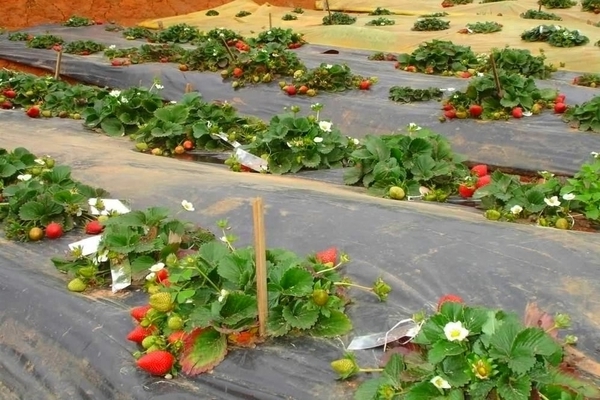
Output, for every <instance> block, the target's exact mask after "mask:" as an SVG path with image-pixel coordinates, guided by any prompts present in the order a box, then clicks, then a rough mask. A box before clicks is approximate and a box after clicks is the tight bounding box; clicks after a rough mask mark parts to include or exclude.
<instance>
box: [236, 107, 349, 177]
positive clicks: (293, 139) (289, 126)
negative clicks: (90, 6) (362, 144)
mask: <svg viewBox="0 0 600 400" xmlns="http://www.w3.org/2000/svg"><path fill="white" fill-rule="evenodd" d="M321 108H322V106H321V105H320V104H318V103H317V104H314V105H313V106H312V107H311V109H312V110H313V111H315V114H314V115H308V116H300V115H298V114H299V112H300V108H299V107H297V106H293V107H292V108H291V110H290V112H288V113H285V114H281V115H276V116H274V117H273V118H271V121H270V123H269V126H268V127H267V128H266V129H265V131H263V132H261V133H260V134H257V135H256V139H255V140H253V141H252V142H251V143H250V144H248V145H247V146H245V147H244V148H245V149H246V150H248V151H249V152H250V153H252V154H254V155H256V156H259V157H261V158H263V159H266V160H267V161H268V163H269V171H270V172H271V173H273V174H278V175H279V174H286V173H290V172H291V173H296V172H298V171H300V170H302V169H328V168H340V167H343V166H346V165H348V155H349V154H350V151H352V146H353V142H351V141H350V140H349V139H348V138H347V137H346V136H344V135H342V134H341V133H340V131H339V129H338V128H336V127H335V126H334V125H333V124H332V123H331V122H329V121H325V120H321V119H320V111H321Z"/></svg>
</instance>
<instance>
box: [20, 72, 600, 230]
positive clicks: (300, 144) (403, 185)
mask: <svg viewBox="0 0 600 400" xmlns="http://www.w3.org/2000/svg"><path fill="white" fill-rule="evenodd" d="M20 77H21V78H22V79H24V81H23V82H25V83H30V84H31V83H39V82H42V83H43V84H45V85H61V84H60V83H58V82H55V81H53V80H48V79H36V78H31V77H27V76H25V75H20ZM512 77H513V78H514V79H517V78H518V79H517V80H518V82H520V83H523V85H521V86H520V87H522V90H527V85H530V83H531V82H530V80H526V79H525V78H522V77H521V76H519V75H512ZM21 78H19V79H21ZM17 81H18V80H17ZM17 81H15V80H13V81H12V82H17ZM9 82H10V81H9ZM18 82H21V81H18ZM506 82H509V81H506ZM486 84H487V86H485V85H486ZM473 85H475V89H474V90H467V94H469V93H471V94H473V93H474V94H475V100H476V99H477V98H478V97H477V96H479V94H478V93H480V92H482V91H481V90H477V88H478V87H479V86H481V87H483V89H484V90H486V91H488V92H490V91H492V90H493V87H494V86H493V81H492V80H491V78H490V77H487V76H484V77H478V78H475V79H474V80H473ZM477 85H479V86H477ZM158 86H159V85H158V84H155V85H154V86H153V87H152V88H150V89H149V90H148V89H141V88H131V89H127V90H125V91H118V90H112V91H108V90H104V89H89V90H90V92H89V93H88V94H89V97H87V98H77V102H78V104H81V105H82V106H83V105H85V106H86V107H87V108H85V109H83V111H81V112H82V116H83V119H84V125H85V126H86V127H87V128H90V129H100V130H101V131H104V132H105V133H107V134H109V135H123V134H127V135H129V136H130V137H131V138H132V139H133V140H135V141H136V148H137V149H138V150H139V151H143V152H146V151H147V152H152V154H155V155H160V154H162V155H166V153H167V152H171V151H172V152H173V153H174V154H183V153H185V152H186V151H188V150H192V149H194V148H196V147H200V148H204V149H209V150H220V149H223V148H224V146H226V145H227V143H229V144H236V143H239V144H240V145H241V146H242V148H243V149H245V150H246V151H247V152H249V153H251V154H253V155H255V156H257V157H260V158H261V159H263V160H265V161H266V162H267V163H268V170H269V171H270V172H271V173H276V174H282V173H289V172H291V173H295V172H298V171H300V170H302V169H319V168H336V167H351V166H353V165H354V168H352V169H350V170H349V171H348V172H347V174H346V183H347V184H356V183H359V182H362V184H363V185H364V186H365V187H367V188H370V189H371V190H372V191H378V192H379V193H378V194H380V195H389V196H390V197H394V198H403V197H404V194H405V193H407V194H408V195H409V196H422V198H423V199H425V200H435V201H446V200H447V199H448V197H449V196H451V195H455V194H459V195H462V196H463V197H469V196H465V193H467V192H468V191H469V190H471V189H472V188H474V187H475V186H477V182H472V178H470V176H471V175H472V174H471V173H469V171H467V170H466V169H465V168H464V166H463V164H462V163H461V162H462V160H460V159H458V158H457V157H456V156H455V155H454V154H453V152H452V150H451V148H450V145H449V143H448V142H447V141H446V140H445V139H443V138H442V137H440V136H439V135H435V134H433V133H432V132H429V131H428V130H420V128H419V127H416V126H413V124H411V126H409V128H408V132H407V133H406V134H404V135H390V136H386V137H384V138H383V139H381V138H375V137H367V138H366V139H365V140H364V141H360V140H358V139H353V138H350V137H347V136H344V135H343V134H342V133H341V132H340V130H339V129H338V128H337V127H336V126H335V125H334V124H332V123H331V122H330V121H327V120H325V119H323V118H322V105H320V104H313V106H312V107H311V108H312V111H313V114H309V115H303V114H301V113H300V111H301V110H300V109H299V107H297V106H293V107H291V108H290V109H289V110H288V112H287V113H284V114H281V115H277V116H274V117H273V118H272V119H271V121H270V122H269V123H268V124H267V123H265V122H263V121H261V120H258V119H255V118H252V117H241V116H239V115H238V114H237V112H236V110H235V109H234V108H233V107H231V105H229V104H227V103H208V102H205V101H204V100H203V99H202V98H201V96H200V95H199V94H197V93H188V94H186V95H184V97H183V98H182V100H181V101H179V102H175V103H174V104H170V103H168V104H164V102H163V101H162V100H161V98H160V96H159V95H158V93H157V92H156V90H155V89H156V88H157V87H158ZM484 86H485V87H484ZM506 86H507V87H508V84H507V85H506ZM514 86H515V87H516V86H517V85H514ZM25 87H28V86H25ZM45 87H46V86H44V88H45ZM75 88H77V86H74V87H70V88H69V90H75ZM63 89H64V88H63ZM11 90H12V89H11ZM75 92H76V93H77V95H79V94H80V91H77V90H75ZM506 92H507V93H508V94H509V95H513V96H514V93H515V89H513V90H507V91H506ZM33 93H34V94H33V97H35V93H36V92H35V91H33ZM467 94H461V93H456V94H452V95H451V98H450V100H449V101H450V103H448V104H447V105H446V106H445V107H450V108H449V109H448V110H447V111H446V113H448V112H454V113H455V115H456V114H459V113H467V111H464V110H465V109H468V112H469V113H470V114H471V115H472V116H475V117H477V116H479V115H485V113H486V112H488V111H486V110H485V109H483V108H482V107H481V106H478V105H476V104H474V103H473V101H474V100H473V99H471V98H470V97H469V95H467ZM518 94H519V93H518V92H517V96H516V97H515V99H516V100H515V101H519V102H522V101H524V100H523V99H524V96H523V95H522V94H521V95H518ZM551 94H552V95H553V96H556V92H555V91H552V93H551ZM63 96H64V94H61V95H57V96H56V97H57V98H63ZM69 96H73V94H72V93H71V94H70V95H69ZM31 97H32V96H31V93H29V92H26V93H25V94H23V95H19V96H16V97H15V98H17V99H22V100H23V101H31V99H30V98H31ZM480 97H481V96H480ZM558 97H560V96H557V99H555V100H554V103H552V104H553V105H554V107H555V110H556V107H557V106H559V105H561V104H563V105H564V98H561V99H560V100H559V99H558ZM508 100H510V99H508ZM508 100H507V99H503V100H501V101H500V104H504V107H508V106H511V104H508V103H506V102H507V101H508ZM71 101H73V98H72V97H69V102H71ZM593 101H597V99H596V100H593ZM593 101H592V102H593ZM467 102H469V104H467ZM592 102H590V103H587V104H584V105H582V106H579V107H578V106H575V107H572V108H571V109H570V110H568V111H567V114H568V116H572V115H575V114H576V113H579V114H580V115H581V116H584V115H587V114H589V113H590V111H589V109H590V107H591V106H590V104H593V103H592ZM482 104H484V106H485V107H486V108H487V107H488V105H487V103H485V102H483V103H482ZM494 104H495V103H492V106H493V105H494ZM536 106H539V105H537V104H536ZM453 107H457V109H453ZM490 107H491V106H490ZM517 109H518V107H515V108H514V109H513V116H514V117H517V115H515V112H516V111H515V110H517ZM32 110H38V111H36V112H35V113H32ZM45 111H46V110H44V111H42V113H43V112H45ZM559 111H564V110H559ZM27 112H28V114H29V115H30V116H38V115H39V109H37V108H35V106H34V107H30V108H29V109H28V110H27ZM586 113H587V114H586ZM474 114H477V115H474ZM590 115H591V114H590ZM594 115H595V114H594ZM581 116H579V117H577V118H579V119H577V120H578V121H579V123H580V124H581V123H584V122H581V121H583V119H582V118H581ZM592 117H594V116H592ZM592 117H590V118H592ZM594 118H595V117H594ZM591 121H592V122H589V123H590V125H591V124H593V123H594V122H593V119H592V120H591ZM415 134H418V135H420V136H422V137H419V140H416V141H415V143H414V144H411V143H412V142H411V140H410V139H411V138H412V137H413V136H414V135H415ZM432 138H433V139H432ZM374 141H380V142H381V143H377V145H374V143H375V142H374ZM432 141H433V142H432ZM373 146H375V147H373ZM407 146H408V147H407ZM411 146H412V147H411ZM440 146H441V147H440ZM384 147H385V148H387V150H381V149H382V148H384ZM409 148H412V150H407V149H409ZM373 149H378V150H373ZM414 149H419V151H418V152H416V154H413V153H414V152H415V150H414ZM391 154H394V155H395V156H394V157H391ZM380 158H381V159H380ZM379 161H384V162H383V163H379ZM227 164H228V165H230V166H231V167H232V169H234V170H242V166H241V162H240V160H238V159H237V156H236V155H234V156H232V158H231V159H230V160H228V161H227ZM484 175H487V174H484ZM488 178H489V176H488ZM489 181H490V179H488V180H487V182H486V183H489ZM462 186H465V187H467V189H465V188H464V187H463V188H462V189H461V187H462ZM478 186H482V182H479V185H478ZM390 187H397V188H399V189H394V191H393V192H394V193H395V194H393V195H391V194H390V193H391V192H390V191H389V189H390ZM424 190H427V193H425V192H424ZM398 193H403V194H402V195H399V194H398ZM543 193H546V192H545V191H544V192H543ZM563 194H567V193H563ZM555 195H557V193H552V194H551V195H550V196H549V197H548V198H552V197H553V196H555ZM574 195H580V196H583V195H585V192H582V193H578V192H576V193H575V194H574ZM544 199H545V198H543V199H541V200H544ZM538 200H539V199H538ZM539 205H540V204H538V206H539ZM511 207H512V205H511ZM585 208H586V206H582V208H578V207H575V208H574V209H573V211H574V212H581V211H582V210H583V209H585ZM504 211H507V210H504ZM546 211H548V210H546ZM567 214H568V213H567ZM487 215H488V216H492V217H493V216H494V215H495V214H494V213H492V212H489V213H488V214H487ZM569 215H570V214H569ZM523 216H525V217H529V215H523ZM563 216H564V217H567V215H566V214H565V215H563ZM586 216H587V218H588V219H590V220H597V219H598V216H594V214H593V213H592V214H589V213H588V212H587V211H586ZM499 218H500V217H498V218H495V219H499ZM567 218H568V217H567ZM492 219H494V218H492ZM538 219H539V221H543V219H542V218H538ZM538 219H536V221H537V220H538ZM556 220H557V218H554V219H552V220H551V225H557V224H556V223H555V222H556ZM558 225H560V226H564V225H565V224H564V222H562V221H561V222H560V223H559V224H558ZM572 225H573V224H572V223H571V224H570V226H572Z"/></svg>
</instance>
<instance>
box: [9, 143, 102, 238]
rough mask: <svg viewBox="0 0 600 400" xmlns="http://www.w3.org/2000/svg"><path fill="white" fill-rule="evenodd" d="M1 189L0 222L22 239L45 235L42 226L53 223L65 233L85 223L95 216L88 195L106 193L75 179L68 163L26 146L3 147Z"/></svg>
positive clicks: (48, 225)
mask: <svg viewBox="0 0 600 400" xmlns="http://www.w3.org/2000/svg"><path fill="white" fill-rule="evenodd" d="M0 189H1V190H2V191H1V196H0V197H2V199H3V201H2V202H1V203H0V222H2V224H3V228H4V232H5V235H6V237H7V238H8V239H14V240H20V241H27V240H39V239H41V237H43V231H41V230H40V227H46V229H49V228H48V227H50V225H52V224H54V225H57V224H59V225H58V226H59V229H61V234H62V230H64V231H70V230H72V229H74V228H75V227H77V226H83V224H84V223H85V221H86V220H88V219H91V216H90V214H89V210H88V208H89V207H88V199H89V198H90V197H97V196H101V195H103V194H105V192H104V191H103V190H102V189H94V188H92V187H90V186H87V185H84V184H82V183H80V182H78V181H75V180H73V179H72V177H71V169H70V168H69V167H68V166H64V165H58V166H57V165H55V161H54V160H53V159H52V158H50V157H43V158H37V157H36V156H35V155H33V154H31V153H30V152H29V151H28V150H26V149H24V148H17V149H14V150H13V151H12V152H9V151H7V150H5V149H0ZM34 229H35V230H40V231H41V232H42V236H39V234H38V233H37V232H32V230H34ZM32 233H33V234H32ZM46 234H47V235H48V231H47V232H46ZM56 237H58V236H56Z"/></svg>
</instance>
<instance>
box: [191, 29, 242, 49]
mask: <svg viewBox="0 0 600 400" xmlns="http://www.w3.org/2000/svg"><path fill="white" fill-rule="evenodd" d="M208 39H214V40H224V41H225V42H227V45H228V46H233V45H235V43H236V41H238V40H243V39H244V38H243V37H242V36H241V35H240V34H239V33H237V32H236V31H233V30H231V29H227V28H215V29H211V30H210V31H208V32H206V33H205V34H204V35H202V36H201V37H200V38H199V39H198V40H197V41H202V40H208Z"/></svg>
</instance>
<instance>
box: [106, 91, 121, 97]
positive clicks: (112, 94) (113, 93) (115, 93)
mask: <svg viewBox="0 0 600 400" xmlns="http://www.w3.org/2000/svg"><path fill="white" fill-rule="evenodd" d="M108 95H109V96H112V97H119V96H120V95H121V91H120V90H111V92H110V93H109V94H108Z"/></svg>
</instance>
